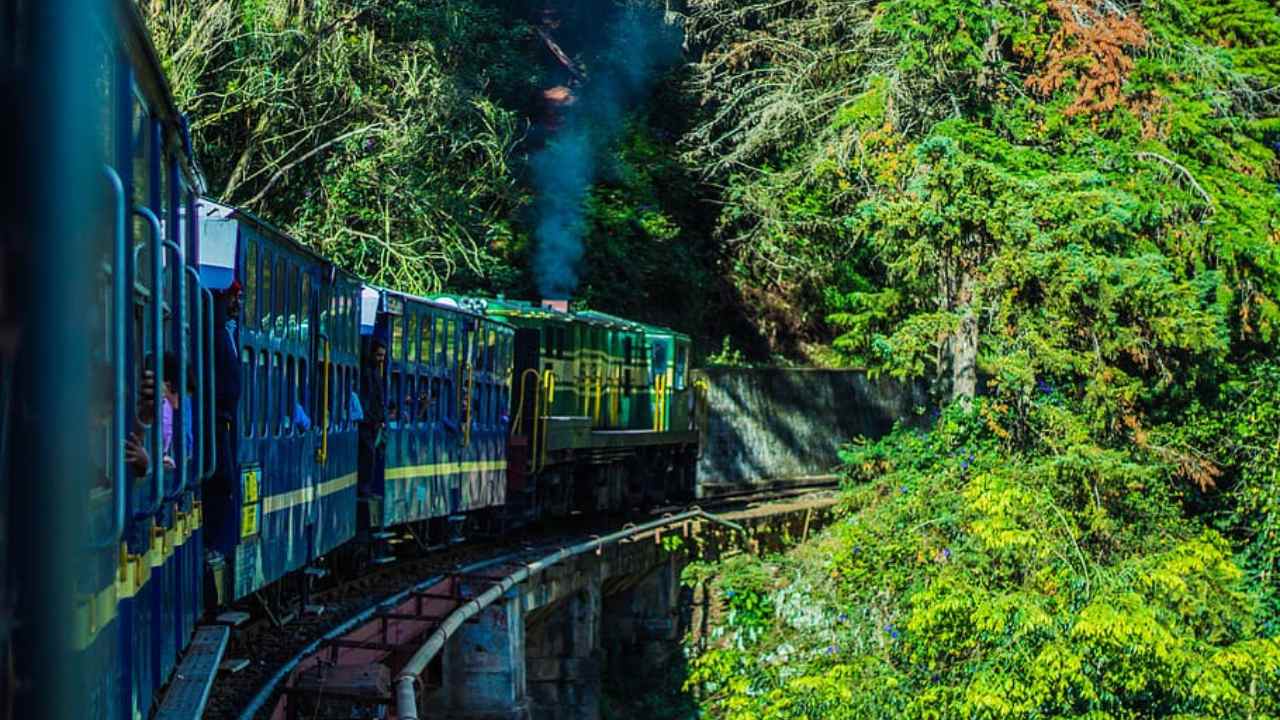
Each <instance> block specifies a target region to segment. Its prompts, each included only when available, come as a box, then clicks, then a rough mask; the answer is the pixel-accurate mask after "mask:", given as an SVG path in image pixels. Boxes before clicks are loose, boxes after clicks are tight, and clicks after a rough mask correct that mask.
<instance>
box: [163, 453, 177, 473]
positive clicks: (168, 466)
mask: <svg viewBox="0 0 1280 720" xmlns="http://www.w3.org/2000/svg"><path fill="white" fill-rule="evenodd" d="M176 467H178V464H177V463H176V462H174V461H173V458H172V457H170V456H168V455H165V456H164V469H165V470H173V469H174V468H176Z"/></svg>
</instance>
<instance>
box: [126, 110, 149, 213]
mask: <svg viewBox="0 0 1280 720" xmlns="http://www.w3.org/2000/svg"><path fill="white" fill-rule="evenodd" d="M130 134H131V135H132V137H133V188H132V193H131V196H132V198H133V201H134V202H135V203H136V204H139V205H149V204H150V202H151V156H150V150H151V113H150V112H149V111H148V109H147V105H146V103H145V102H144V101H143V100H142V97H141V96H140V95H139V94H138V91H137V89H136V88H135V89H134V93H133V117H132V118H131V119H130Z"/></svg>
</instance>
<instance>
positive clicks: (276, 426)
mask: <svg viewBox="0 0 1280 720" xmlns="http://www.w3.org/2000/svg"><path fill="white" fill-rule="evenodd" d="M278 267H279V266H277V268H278ZM270 384H271V400H270V402H271V425H270V427H271V428H272V430H273V431H274V432H273V434H274V435H276V436H277V437H279V435H280V433H281V432H282V431H283V430H284V418H283V414H282V413H281V412H280V408H281V406H282V405H284V389H285V388H284V363H283V362H282V361H281V358H280V353H272V354H271V380H270Z"/></svg>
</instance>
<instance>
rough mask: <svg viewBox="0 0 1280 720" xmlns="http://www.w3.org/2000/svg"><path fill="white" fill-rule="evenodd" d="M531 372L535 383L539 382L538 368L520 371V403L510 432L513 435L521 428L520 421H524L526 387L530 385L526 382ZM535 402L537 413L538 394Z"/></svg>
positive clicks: (535, 396)
mask: <svg viewBox="0 0 1280 720" xmlns="http://www.w3.org/2000/svg"><path fill="white" fill-rule="evenodd" d="M531 374H532V375H533V381H534V382H535V383H536V382H538V370H537V369H536V368H526V369H525V371H524V372H522V373H520V402H519V404H518V405H516V414H515V418H514V422H512V423H511V433H510V434H511V435H515V434H516V431H517V430H519V429H520V423H522V422H523V421H524V396H525V389H526V388H527V387H528V385H526V383H527V382H528V380H529V375H531ZM533 403H534V412H535V413H536V412H537V404H538V398H537V395H536V394H535V395H534V399H533ZM535 426H536V423H535Z"/></svg>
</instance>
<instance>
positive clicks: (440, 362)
mask: <svg viewBox="0 0 1280 720" xmlns="http://www.w3.org/2000/svg"><path fill="white" fill-rule="evenodd" d="M448 332H449V330H448V327H447V326H446V325H445V321H444V318H442V317H438V318H436V332H435V337H434V339H432V341H431V345H432V347H433V348H434V350H435V355H434V358H435V365H436V366H437V367H444V366H446V365H448V364H449V361H448V360H447V359H445V344H446V341H445V336H446V335H447V334H448Z"/></svg>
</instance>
